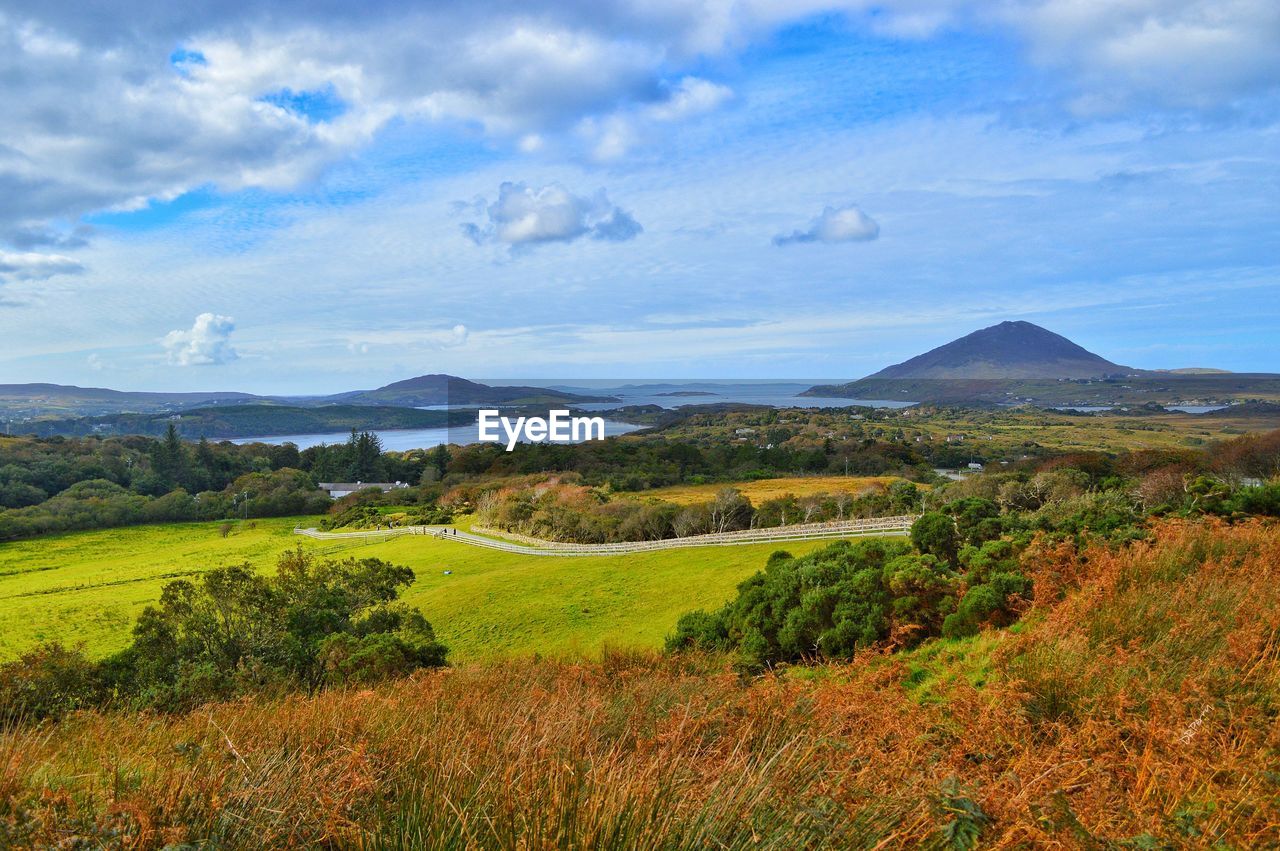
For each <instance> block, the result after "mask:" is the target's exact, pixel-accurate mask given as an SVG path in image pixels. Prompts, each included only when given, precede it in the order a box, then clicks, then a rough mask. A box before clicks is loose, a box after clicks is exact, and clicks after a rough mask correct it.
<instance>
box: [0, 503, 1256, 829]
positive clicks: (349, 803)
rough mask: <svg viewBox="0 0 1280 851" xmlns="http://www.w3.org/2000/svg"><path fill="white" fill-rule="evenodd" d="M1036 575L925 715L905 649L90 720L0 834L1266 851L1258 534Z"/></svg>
mask: <svg viewBox="0 0 1280 851" xmlns="http://www.w3.org/2000/svg"><path fill="white" fill-rule="evenodd" d="M1029 566H1030V567H1031V569H1033V570H1034V571H1035V572H1036V575H1037V580H1038V585H1037V588H1038V589H1039V600H1038V603H1037V605H1036V608H1035V610H1033V611H1032V612H1031V613H1030V614H1029V616H1028V619H1027V621H1026V622H1025V625H1024V628H1022V629H1021V630H1018V631H1016V632H1014V633H999V634H995V635H991V634H989V635H985V636H981V637H979V638H977V639H972V640H971V642H972V643H971V644H969V645H964V644H956V645H953V646H954V647H958V648H961V649H962V648H963V647H965V646H969V647H982V648H984V650H983V653H984V654H986V655H987V656H989V657H992V658H994V663H993V665H994V670H993V671H992V676H991V678H990V680H989V681H988V684H986V685H984V686H981V687H974V686H973V685H971V684H970V681H969V679H968V678H966V677H965V676H940V677H938V680H939V681H945V682H946V683H947V684H948V685H947V686H946V688H945V689H942V690H940V691H936V692H935V693H934V694H933V697H934V698H935V699H931V700H929V701H921V700H917V699H916V698H915V693H914V690H913V689H914V686H913V682H914V680H915V678H914V677H913V676H912V675H911V669H912V667H913V665H914V664H915V663H914V662H913V659H915V660H918V659H920V658H923V654H917V655H915V656H914V657H913V655H912V654H901V655H898V656H893V657H884V656H877V655H874V654H868V655H867V656H866V657H865V658H862V659H859V660H857V661H855V662H854V663H852V664H849V665H844V666H839V667H831V668H824V669H819V670H816V671H804V672H801V671H796V672H795V675H789V674H785V673H784V674H783V675H781V676H768V677H763V678H760V679H756V680H753V681H749V682H742V681H740V680H739V679H738V678H737V677H736V676H735V675H733V674H732V673H729V672H728V670H727V668H726V667H725V662H724V660H718V659H714V658H706V657H692V658H680V659H672V658H663V657H659V656H655V655H647V654H629V653H622V652H613V653H607V654H605V656H604V658H603V660H602V661H599V662H592V663H571V662H547V661H539V660H536V659H526V660H521V661H511V662H505V663H502V664H495V665H487V666H469V667H464V668H460V669H457V670H454V671H447V672H438V673H432V674H428V675H424V676H420V677H416V678H413V679H411V680H407V681H402V682H398V683H394V684H390V685H387V686H384V687H380V688H378V689H376V690H372V691H361V692H350V693H329V694H322V695H319V696H316V697H311V698H304V697H296V698H290V699H286V700H282V701H272V702H268V701H260V702H253V701H242V702H238V703H232V704H222V705H217V706H214V707H211V708H208V709H206V710H204V711H201V712H197V713H194V714H192V715H189V716H185V717H180V718H161V717H151V716H115V715H99V714H83V715H80V716H77V717H75V718H73V719H71V720H69V721H67V722H64V723H63V724H62V725H61V726H58V727H54V728H51V729H45V730H33V729H21V730H11V731H9V732H7V733H3V734H0V825H4V827H3V828H0V829H3V830H7V831H8V834H7V836H8V843H9V844H10V845H22V844H32V845H50V844H55V843H63V844H64V845H68V846H69V845H70V844H71V842H70V839H71V837H73V836H80V837H82V838H83V840H84V842H85V845H86V847H126V848H158V847H162V846H164V845H165V844H166V843H180V842H192V841H198V840H204V841H207V842H208V843H209V847H218V848H269V847H298V846H328V847H365V848H404V849H409V848H414V849H417V848H477V849H479V848H485V849H487V848H504V849H551V848H591V849H596V848H618V849H623V848H626V849H631V848H641V849H645V848H653V849H658V848H663V849H675V848H717V849H719V848H777V849H791V848H849V847H918V846H920V845H922V844H928V845H934V846H939V847H969V845H968V841H969V840H971V839H976V840H977V841H978V842H979V843H980V844H981V845H982V846H983V847H995V848H1013V847H1067V848H1077V847H1078V848H1113V847H1175V848H1179V847H1187V848H1191V847H1205V846H1209V845H1213V844H1214V843H1221V844H1223V845H1225V846H1229V847H1238V848H1245V847H1250V848H1252V847H1274V846H1276V845H1277V844H1280V797H1278V796H1280V772H1278V769H1280V756H1278V755H1280V728H1278V727H1277V724H1276V720H1277V718H1276V716H1277V713H1278V712H1280V530H1278V529H1276V528H1274V527H1271V528H1268V527H1264V526H1261V525H1248V526H1239V527H1223V526H1217V525H1192V524H1181V523H1172V524H1167V525H1164V526H1162V527H1160V528H1159V529H1158V530H1157V532H1156V534H1155V536H1154V537H1153V539H1152V540H1151V541H1150V542H1147V543H1142V544H1139V545H1136V546H1134V547H1131V548H1129V549H1127V550H1125V551H1121V552H1113V551H1111V550H1109V549H1107V548H1106V547H1103V546H1095V547H1092V548H1089V549H1087V550H1086V551H1084V552H1076V551H1075V550H1074V549H1072V548H1070V547H1065V546H1064V547H1058V548H1042V549H1039V550H1037V551H1036V552H1035V553H1033V555H1032V557H1031V559H1030V561H1029ZM925 649H926V650H929V649H931V648H925ZM944 656H946V657H947V658H951V659H965V658H967V657H966V655H965V654H964V653H955V654H939V653H930V654H928V658H930V659H938V658H942V657H944ZM937 673H939V674H943V675H945V674H947V673H948V672H937ZM801 674H803V675H801ZM5 841H6V840H5V834H3V833H0V846H4V845H5Z"/></svg>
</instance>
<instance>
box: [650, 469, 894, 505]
mask: <svg viewBox="0 0 1280 851" xmlns="http://www.w3.org/2000/svg"><path fill="white" fill-rule="evenodd" d="M896 481H899V479H898V477H897V476H788V477H783V478H776V479H757V480H755V481H751V482H732V483H725V482H713V483H710V484H705V485H671V486H670V487H665V488H654V489H653V490H647V491H642V492H640V493H639V494H638V495H639V496H641V497H654V498H656V499H662V500H666V501H667V502H674V503H677V504H679V505H692V504H694V503H698V502H710V501H711V500H713V499H715V497H716V494H717V493H719V492H720V491H721V490H723V489H724V488H728V487H732V488H737V489H738V490H739V491H741V492H742V495H743V496H745V497H747V499H749V500H751V503H752V505H759V504H760V503H762V502H764V501H765V500H768V499H776V498H777V497H780V496H786V495H787V494H791V495H792V496H796V497H805V496H809V495H811V494H815V493H836V492H837V491H846V492H848V493H852V494H854V495H855V496H856V495H857V494H859V493H861V492H862V491H864V490H867V489H868V488H885V487H888V486H889V485H891V484H893V483H894V482H896Z"/></svg>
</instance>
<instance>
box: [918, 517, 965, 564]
mask: <svg viewBox="0 0 1280 851" xmlns="http://www.w3.org/2000/svg"><path fill="white" fill-rule="evenodd" d="M911 543H913V544H915V546H916V549H918V550H919V551H920V552H922V553H928V554H930V555H932V556H935V557H937V558H940V559H942V560H943V561H945V562H948V563H952V562H955V560H956V555H957V553H958V551H959V548H960V537H959V535H958V534H957V533H956V524H955V521H954V520H952V519H951V518H950V517H949V516H947V515H946V514H943V513H942V512H940V511H928V512H925V513H924V514H922V515H920V519H919V520H917V521H916V522H915V523H913V524H911Z"/></svg>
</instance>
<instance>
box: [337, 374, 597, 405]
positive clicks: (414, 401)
mask: <svg viewBox="0 0 1280 851" xmlns="http://www.w3.org/2000/svg"><path fill="white" fill-rule="evenodd" d="M325 401H341V402H344V403H346V404H352V405H408V406H412V407H418V406H426V405H455V406H456V405H542V404H560V403H566V404H568V403H582V402H614V401H617V400H616V399H614V398H613V397H610V396H584V395H580V394H577V393H569V392H566V391H563V390H555V389H552V388H549V387H525V386H519V385H509V386H508V385H496V386H491V385H488V384H480V383H479V382H476V381H468V380H467V379H465V378H458V377H457V376H456V375H443V374H433V375H419V376H418V377H416V378H407V379H405V380H404V381H396V382H394V383H392V384H388V385H386V386H384V387H379V388H378V389H376V390H361V391H356V392H353V393H342V394H339V395H337V396H331V397H328V399H327V400H325Z"/></svg>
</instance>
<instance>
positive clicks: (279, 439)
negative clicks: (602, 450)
mask: <svg viewBox="0 0 1280 851" xmlns="http://www.w3.org/2000/svg"><path fill="white" fill-rule="evenodd" d="M638 428H644V426H638V425H635V424H634V423H624V422H618V421H617V420H605V421H604V433H605V436H606V437H612V436H613V435H617V434H626V433H627V432H629V431H635V430H636V429H638ZM372 433H373V434H376V435H377V436H378V439H379V440H381V441H382V448H383V450H385V451H387V452H405V451H407V450H409V449H430V448H431V447H433V446H439V445H440V444H442V443H453V444H466V443H476V442H477V441H476V440H475V429H474V428H471V429H463V428H454V429H448V428H405V429H382V430H379V429H373V430H372ZM468 433H469V434H468ZM350 437H351V432H349V431H339V432H330V433H327V434H278V435H273V436H271V437H237V438H235V439H234V440H232V441H231V442H232V443H236V444H241V445H243V444H245V443H270V444H272V445H276V446H279V445H281V444H285V443H292V444H294V445H295V446H297V447H298V448H299V449H307V448H308V447H311V446H319V445H320V444H322V443H326V444H330V445H332V444H335V443H346V442H347V440H348V439H350Z"/></svg>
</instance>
